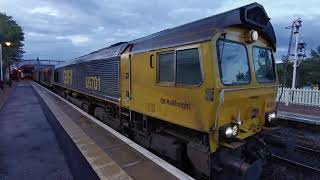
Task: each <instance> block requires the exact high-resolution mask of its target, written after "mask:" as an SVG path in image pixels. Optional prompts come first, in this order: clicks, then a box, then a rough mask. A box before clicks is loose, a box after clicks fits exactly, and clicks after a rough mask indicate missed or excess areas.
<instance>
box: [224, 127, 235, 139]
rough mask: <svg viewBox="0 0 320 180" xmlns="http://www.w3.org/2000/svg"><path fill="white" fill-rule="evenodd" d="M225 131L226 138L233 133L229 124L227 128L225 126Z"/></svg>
mask: <svg viewBox="0 0 320 180" xmlns="http://www.w3.org/2000/svg"><path fill="white" fill-rule="evenodd" d="M225 133H226V137H227V138H231V137H232V135H233V130H232V127H230V126H229V127H227V128H226V132H225Z"/></svg>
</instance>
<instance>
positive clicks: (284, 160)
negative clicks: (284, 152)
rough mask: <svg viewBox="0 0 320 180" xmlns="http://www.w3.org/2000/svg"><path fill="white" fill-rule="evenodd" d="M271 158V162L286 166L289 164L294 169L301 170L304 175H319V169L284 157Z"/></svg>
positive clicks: (274, 156) (273, 155) (275, 156)
mask: <svg viewBox="0 0 320 180" xmlns="http://www.w3.org/2000/svg"><path fill="white" fill-rule="evenodd" d="M272 158H273V160H276V161H278V162H279V163H286V164H289V165H291V166H294V167H296V168H297V169H301V170H302V171H303V172H304V173H308V174H309V173H312V174H315V175H320V169H318V168H315V167H312V166H309V165H306V164H303V163H300V162H298V161H295V160H292V159H289V158H286V157H282V156H279V155H275V154H272ZM309 175H310V174H309ZM319 178H320V177H319Z"/></svg>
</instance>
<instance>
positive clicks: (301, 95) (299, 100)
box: [276, 88, 320, 107]
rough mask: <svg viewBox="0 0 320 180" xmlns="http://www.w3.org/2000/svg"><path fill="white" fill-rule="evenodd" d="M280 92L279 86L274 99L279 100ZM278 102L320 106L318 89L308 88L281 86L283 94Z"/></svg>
mask: <svg viewBox="0 0 320 180" xmlns="http://www.w3.org/2000/svg"><path fill="white" fill-rule="evenodd" d="M280 94H281V88H279V89H278V95H277V98H276V101H278V100H279V96H280ZM280 102H283V103H285V104H286V105H289V104H299V105H307V106H319V107H320V91H319V90H308V89H299V88H296V89H291V88H283V94H282V97H281V99H280Z"/></svg>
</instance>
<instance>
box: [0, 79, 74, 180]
mask: <svg viewBox="0 0 320 180" xmlns="http://www.w3.org/2000/svg"><path fill="white" fill-rule="evenodd" d="M10 91H12V92H11V93H10V95H8V97H7V98H6V101H4V99H3V102H2V103H1V104H3V106H2V107H0V179H1V180H22V179H32V180H43V179H47V180H56V179H66V180H72V179H73V176H72V173H71V171H70V169H69V166H68V163H67V161H66V159H65V157H64V154H63V152H62V150H61V149H60V146H59V143H58V141H57V139H56V137H55V133H54V131H53V129H52V128H51V126H50V124H49V123H48V121H47V118H46V116H45V114H44V112H43V110H42V108H41V105H40V101H39V99H38V96H37V94H36V93H35V92H34V90H33V89H32V87H31V86H30V84H29V83H28V82H25V81H20V82H19V83H18V84H16V86H14V87H12V89H11V90H10Z"/></svg>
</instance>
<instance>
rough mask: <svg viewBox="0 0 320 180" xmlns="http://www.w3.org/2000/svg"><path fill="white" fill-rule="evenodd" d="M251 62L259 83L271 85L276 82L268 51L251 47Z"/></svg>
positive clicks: (271, 59) (270, 55) (269, 51)
mask: <svg viewBox="0 0 320 180" xmlns="http://www.w3.org/2000/svg"><path fill="white" fill-rule="evenodd" d="M252 50H253V61H254V69H255V73H256V78H257V81H258V82H259V83H272V82H274V81H275V80H276V75H275V71H274V60H273V56H272V53H271V50H270V49H266V48H261V47H253V49H252Z"/></svg>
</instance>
